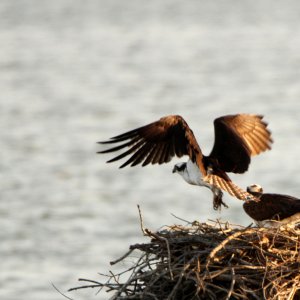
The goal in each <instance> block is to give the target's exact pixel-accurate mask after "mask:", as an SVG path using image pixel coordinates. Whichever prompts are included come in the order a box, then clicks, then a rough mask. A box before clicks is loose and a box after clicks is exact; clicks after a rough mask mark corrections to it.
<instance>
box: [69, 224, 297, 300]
mask: <svg viewBox="0 0 300 300" xmlns="http://www.w3.org/2000/svg"><path fill="white" fill-rule="evenodd" d="M143 231H144V234H145V235H147V236H148V237H149V242H148V243H143V244H135V245H131V246H130V251H129V252H128V253H126V254H125V255H124V256H123V257H122V258H120V259H119V260H117V261H116V262H113V263H112V264H115V263H119V262H120V261H123V260H125V259H126V257H128V256H129V255H130V254H131V253H132V252H133V251H138V252H139V255H138V258H137V260H136V262H135V263H134V265H133V266H132V267H130V268H129V269H128V270H125V271H124V272H122V273H120V274H112V273H111V274H110V275H109V277H108V280H107V281H106V282H105V283H100V282H97V281H91V280H87V279H81V281H84V282H85V283H86V284H87V285H84V286H80V287H77V288H73V289H71V290H76V289H81V288H86V287H99V288H103V287H105V288H106V291H108V292H109V293H112V295H111V299H146V300H148V299H149V300H154V299H158V300H161V299H170V300H171V299H178V300H179V299H180V300H184V299H189V300H190V299H218V300H220V299H268V300H271V299H280V300H281V299H282V300H283V299H284V300H286V299H290V300H291V299H294V300H296V299H300V252H299V246H300V229H297V228H281V229H272V228H256V227H253V228H252V227H251V228H250V227H238V228H237V227H236V226H232V225H229V224H224V223H223V224H221V223H220V222H218V221H215V222H210V223H209V224H208V223H196V222H194V223H193V224H188V225H187V226H181V225H174V226H169V227H166V228H164V229H163V230H161V231H159V232H156V233H154V232H151V231H150V230H147V229H143ZM126 275H127V276H126ZM124 277H126V280H124V281H122V278H124Z"/></svg>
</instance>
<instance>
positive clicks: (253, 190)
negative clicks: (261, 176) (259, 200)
mask: <svg viewBox="0 0 300 300" xmlns="http://www.w3.org/2000/svg"><path fill="white" fill-rule="evenodd" d="M247 192H248V193H250V194H252V195H254V196H261V195H262V194H263V192H264V191H263V188H262V187H261V186H260V185H259V184H251V185H249V186H247Z"/></svg>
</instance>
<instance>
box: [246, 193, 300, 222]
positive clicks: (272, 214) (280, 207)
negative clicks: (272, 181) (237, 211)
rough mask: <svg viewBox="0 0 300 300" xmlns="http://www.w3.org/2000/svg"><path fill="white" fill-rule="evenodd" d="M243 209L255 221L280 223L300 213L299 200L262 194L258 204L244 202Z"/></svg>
mask: <svg viewBox="0 0 300 300" xmlns="http://www.w3.org/2000/svg"><path fill="white" fill-rule="evenodd" d="M243 208H244V210H245V212H246V213H247V214H248V215H249V216H250V217H251V218H252V219H254V220H256V221H264V220H277V221H280V220H283V219H285V218H289V217H291V216H292V215H294V214H296V213H300V200H299V199H297V198H295V197H292V196H288V195H280V194H263V195H262V196H261V198H260V201H259V202H253V201H249V202H245V203H244V204H243Z"/></svg>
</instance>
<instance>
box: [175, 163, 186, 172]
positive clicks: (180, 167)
mask: <svg viewBox="0 0 300 300" xmlns="http://www.w3.org/2000/svg"><path fill="white" fill-rule="evenodd" d="M185 169H186V162H181V163H178V164H176V165H175V166H174V168H173V171H172V172H173V173H178V174H182V173H183V172H184V170H185Z"/></svg>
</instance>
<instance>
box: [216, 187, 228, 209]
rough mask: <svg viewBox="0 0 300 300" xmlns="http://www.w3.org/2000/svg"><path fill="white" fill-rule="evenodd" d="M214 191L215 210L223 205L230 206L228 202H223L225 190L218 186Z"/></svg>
mask: <svg viewBox="0 0 300 300" xmlns="http://www.w3.org/2000/svg"><path fill="white" fill-rule="evenodd" d="M212 192H213V195H214V198H213V207H214V210H221V206H222V205H223V206H224V207H226V208H228V206H227V204H226V203H225V202H223V192H222V191H221V190H220V189H218V188H216V187H213V188H212Z"/></svg>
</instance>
